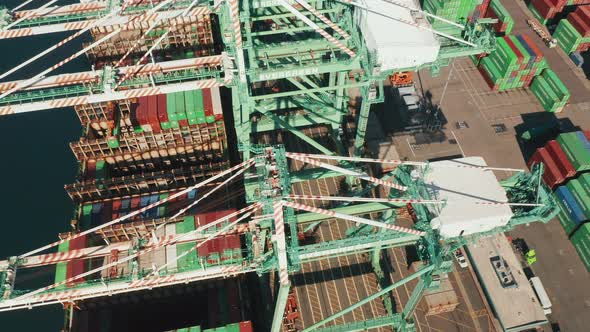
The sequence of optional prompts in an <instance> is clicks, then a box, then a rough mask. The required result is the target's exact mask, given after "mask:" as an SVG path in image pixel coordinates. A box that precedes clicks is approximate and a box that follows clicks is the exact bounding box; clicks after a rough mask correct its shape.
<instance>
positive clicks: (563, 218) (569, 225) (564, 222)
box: [554, 196, 577, 236]
mask: <svg viewBox="0 0 590 332" xmlns="http://www.w3.org/2000/svg"><path fill="white" fill-rule="evenodd" d="M554 198H555V201H556V202H557V205H558V206H559V213H558V214H557V219H558V220H559V223H560V224H561V226H562V227H563V230H564V231H565V234H566V235H568V236H569V235H571V234H572V232H573V231H574V230H575V229H576V227H577V225H576V222H575V221H573V220H572V218H570V216H569V214H568V212H567V209H566V207H565V206H563V204H562V203H561V200H560V199H559V198H558V197H556V196H554Z"/></svg>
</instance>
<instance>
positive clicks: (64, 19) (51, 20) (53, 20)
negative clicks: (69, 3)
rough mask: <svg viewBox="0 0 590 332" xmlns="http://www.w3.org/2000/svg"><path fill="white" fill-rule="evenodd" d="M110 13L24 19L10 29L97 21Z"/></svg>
mask: <svg viewBox="0 0 590 332" xmlns="http://www.w3.org/2000/svg"><path fill="white" fill-rule="evenodd" d="M109 13H110V10H108V9H107V10H97V11H92V12H83V13H76V14H69V15H60V16H51V15H46V16H41V17H35V18H30V19H26V20H24V21H22V22H20V23H18V24H16V25H14V26H13V27H12V29H24V28H30V27H35V26H43V25H52V24H60V23H73V22H79V21H85V20H91V19H99V18H101V17H103V16H106V15H107V14H109Z"/></svg>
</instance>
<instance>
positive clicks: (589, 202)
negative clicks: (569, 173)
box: [566, 179, 590, 218]
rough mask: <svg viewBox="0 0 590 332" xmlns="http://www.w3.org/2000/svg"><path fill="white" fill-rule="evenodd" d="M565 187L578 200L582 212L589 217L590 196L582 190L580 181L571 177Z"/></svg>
mask: <svg viewBox="0 0 590 332" xmlns="http://www.w3.org/2000/svg"><path fill="white" fill-rule="evenodd" d="M566 187H567V188H568V189H569V190H570V192H571V193H572V195H574V198H575V199H576V201H577V202H578V205H579V206H580V208H582V212H584V215H585V216H586V218H590V196H589V195H588V192H587V191H586V190H584V187H583V186H582V184H581V183H580V181H578V180H576V179H572V180H570V181H568V183H567V184H566Z"/></svg>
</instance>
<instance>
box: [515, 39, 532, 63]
mask: <svg viewBox="0 0 590 332" xmlns="http://www.w3.org/2000/svg"><path fill="white" fill-rule="evenodd" d="M516 39H518V41H519V42H520V45H521V46H522V47H523V48H524V49H525V50H526V51H527V52H528V53H529V55H530V58H529V62H528V63H527V69H530V68H532V67H533V64H534V63H535V60H536V58H537V55H536V54H535V52H533V50H531V48H530V47H529V45H528V44H527V43H526V41H525V40H524V38H522V36H521V35H517V36H516Z"/></svg>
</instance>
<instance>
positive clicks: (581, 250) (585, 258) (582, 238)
mask: <svg viewBox="0 0 590 332" xmlns="http://www.w3.org/2000/svg"><path fill="white" fill-rule="evenodd" d="M571 241H572V244H573V245H574V248H576V251H577V252H578V256H580V259H581V260H582V263H584V265H585V266H586V269H587V270H588V272H590V223H586V224H583V225H582V226H580V228H578V230H577V231H576V232H575V233H574V234H573V235H572V237H571Z"/></svg>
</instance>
